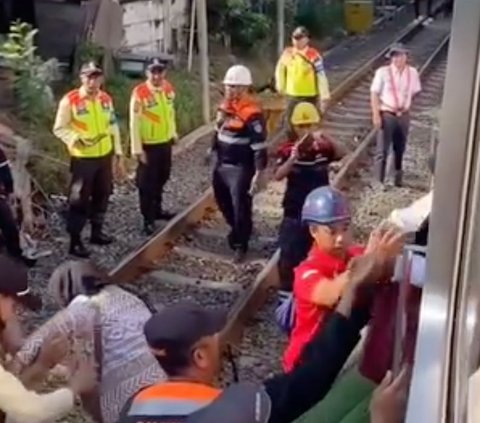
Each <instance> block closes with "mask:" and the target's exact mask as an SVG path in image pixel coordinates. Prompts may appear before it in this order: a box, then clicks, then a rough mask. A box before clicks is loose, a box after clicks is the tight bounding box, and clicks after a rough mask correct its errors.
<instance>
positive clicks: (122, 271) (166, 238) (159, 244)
mask: <svg viewBox="0 0 480 423" xmlns="http://www.w3.org/2000/svg"><path fill="white" fill-rule="evenodd" d="M421 28H422V24H421V23H412V24H410V25H409V26H408V27H407V28H406V29H405V30H404V31H402V32H401V33H400V34H399V35H398V36H397V37H396V38H395V39H394V40H393V42H400V41H405V40H407V39H409V38H411V37H412V36H414V35H415V34H416V33H417V32H418V31H419V30H421ZM387 51H388V47H384V48H382V49H381V51H380V52H379V53H377V54H376V55H375V56H374V57H372V58H371V59H370V60H368V61H367V63H365V64H364V65H363V66H361V67H360V68H359V69H357V70H356V71H355V72H353V73H352V74H351V76H349V77H348V78H346V79H345V80H344V81H343V82H342V83H341V84H340V85H338V87H337V88H335V89H334V90H333V92H332V98H331V102H330V104H331V105H333V104H334V103H337V102H339V101H340V100H341V99H342V98H343V97H344V96H345V95H346V94H347V93H348V92H349V91H350V90H351V89H352V88H354V87H355V86H356V84H357V83H358V82H359V81H360V80H362V79H363V78H364V77H365V75H367V74H368V72H370V71H371V70H372V68H373V67H374V66H375V65H376V64H377V63H378V62H379V61H381V60H383V58H384V56H385V54H386V52H387ZM205 132H208V130H207V129H206V130H205V131H202V134H201V135H200V134H199V137H201V136H204V135H205ZM193 142H194V141H193V140H190V141H189V144H193ZM211 207H215V199H214V198H213V191H212V189H211V188H209V189H207V190H206V191H205V192H204V193H203V194H202V195H201V196H200V197H199V198H198V199H197V200H195V201H194V202H193V203H192V204H191V205H190V206H189V207H188V208H186V209H185V210H184V211H182V212H181V213H179V214H178V215H177V216H175V217H174V218H173V219H172V220H171V221H170V222H169V223H168V224H167V226H166V227H165V228H163V229H162V230H161V231H160V232H159V233H157V234H155V235H154V236H153V237H152V238H150V239H148V240H147V241H146V242H145V243H143V244H142V245H140V246H139V247H138V248H137V249H135V250H134V251H133V252H131V253H130V254H128V255H127V256H126V257H125V258H124V259H122V260H121V262H120V263H119V264H118V265H117V266H116V267H115V268H114V269H113V270H112V271H111V272H110V276H111V277H112V278H114V280H115V281H117V283H123V282H131V281H133V280H134V279H135V278H137V277H138V276H139V275H140V274H142V273H143V272H144V271H148V270H149V269H151V268H152V267H154V266H155V263H156V262H157V261H158V260H159V259H160V258H161V257H163V255H164V254H165V252H166V251H167V250H168V248H167V246H168V245H169V244H171V243H172V242H174V241H175V239H176V238H177V237H178V235H180V234H181V233H182V232H184V231H185V230H187V229H188V227H189V226H191V225H192V223H195V222H198V221H199V220H200V219H201V218H202V217H203V216H204V214H205V212H206V211H207V209H208V208H211Z"/></svg>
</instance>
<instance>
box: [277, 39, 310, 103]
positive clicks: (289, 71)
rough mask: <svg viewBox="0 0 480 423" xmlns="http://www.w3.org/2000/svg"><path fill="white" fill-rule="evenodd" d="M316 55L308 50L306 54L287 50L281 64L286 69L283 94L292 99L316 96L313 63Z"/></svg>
mask: <svg viewBox="0 0 480 423" xmlns="http://www.w3.org/2000/svg"><path fill="white" fill-rule="evenodd" d="M317 58H318V53H317V52H316V51H315V50H313V49H311V48H309V49H307V50H306V52H299V51H295V50H293V49H291V48H290V49H288V50H286V52H285V53H284V58H283V62H284V64H285V68H286V84H285V94H287V95H289V96H292V97H314V96H316V95H318V80H317V72H316V71H315V65H314V61H315V60H316V59H317Z"/></svg>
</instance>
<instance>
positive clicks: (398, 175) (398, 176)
mask: <svg viewBox="0 0 480 423" xmlns="http://www.w3.org/2000/svg"><path fill="white" fill-rule="evenodd" d="M395 186H396V187H402V186H403V171H401V170H397V171H396V172H395Z"/></svg>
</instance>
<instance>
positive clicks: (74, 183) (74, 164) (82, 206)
mask: <svg viewBox="0 0 480 423" xmlns="http://www.w3.org/2000/svg"><path fill="white" fill-rule="evenodd" d="M70 170H71V173H72V180H71V183H70V192H69V195H68V202H69V211H68V217H67V231H68V232H69V233H70V235H71V236H72V237H78V236H80V233H81V232H82V229H83V228H84V226H85V224H86V222H87V220H88V219H90V222H91V223H92V231H97V230H98V231H100V230H101V228H102V225H103V221H104V219H105V213H106V211H107V206H108V199H109V197H110V194H111V193H112V188H113V172H112V156H111V155H108V156H105V157H100V158H88V159H87V158H76V157H74V158H72V159H71V166H70Z"/></svg>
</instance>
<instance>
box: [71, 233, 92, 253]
mask: <svg viewBox="0 0 480 423" xmlns="http://www.w3.org/2000/svg"><path fill="white" fill-rule="evenodd" d="M69 254H71V255H72V256H76V257H80V258H88V257H90V251H88V250H87V249H86V248H85V245H83V242H82V239H81V238H80V236H75V235H72V236H71V239H70V250H69Z"/></svg>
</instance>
